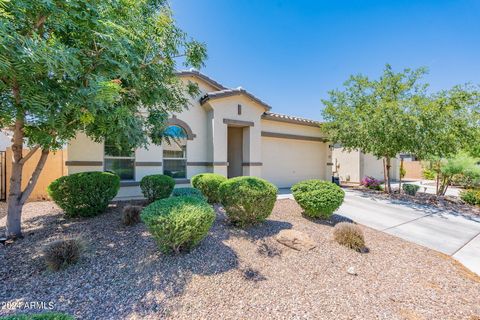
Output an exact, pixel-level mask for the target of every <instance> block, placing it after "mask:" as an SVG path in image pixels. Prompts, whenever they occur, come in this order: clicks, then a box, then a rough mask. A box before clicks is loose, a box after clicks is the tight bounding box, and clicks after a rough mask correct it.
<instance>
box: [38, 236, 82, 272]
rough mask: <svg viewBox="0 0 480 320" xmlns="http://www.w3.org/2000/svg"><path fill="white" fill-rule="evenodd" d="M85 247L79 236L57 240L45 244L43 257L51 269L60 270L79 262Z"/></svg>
mask: <svg viewBox="0 0 480 320" xmlns="http://www.w3.org/2000/svg"><path fill="white" fill-rule="evenodd" d="M84 248H85V246H84V244H83V242H82V241H81V240H80V239H77V238H72V239H62V240H56V241H53V242H51V243H49V244H48V245H46V246H45V248H44V249H43V258H44V260H45V264H46V265H47V267H48V268H49V269H50V270H53V271H58V270H60V269H63V268H66V267H68V266H69V265H71V264H75V263H77V262H78V260H79V259H80V257H81V255H82V253H83V251H84Z"/></svg>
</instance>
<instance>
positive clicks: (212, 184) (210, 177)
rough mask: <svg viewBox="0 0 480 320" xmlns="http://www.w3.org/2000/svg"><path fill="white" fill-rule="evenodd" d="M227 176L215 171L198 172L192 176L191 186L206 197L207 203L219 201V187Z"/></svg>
mask: <svg viewBox="0 0 480 320" xmlns="http://www.w3.org/2000/svg"><path fill="white" fill-rule="evenodd" d="M226 180H227V178H225V177H224V176H222V175H221V174H217V173H200V174H197V175H195V176H193V177H192V186H193V187H194V188H197V189H198V190H200V191H201V192H202V194H203V195H204V196H205V197H207V201H208V203H211V204H212V203H219V202H220V195H219V192H218V190H219V187H220V184H221V183H222V182H225V181H226Z"/></svg>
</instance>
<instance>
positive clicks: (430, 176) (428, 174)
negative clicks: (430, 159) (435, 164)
mask: <svg viewBox="0 0 480 320" xmlns="http://www.w3.org/2000/svg"><path fill="white" fill-rule="evenodd" d="M422 176H423V178H425V179H427V180H435V178H436V176H437V173H436V172H435V171H434V170H432V169H423V170H422Z"/></svg>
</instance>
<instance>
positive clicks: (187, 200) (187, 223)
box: [140, 197, 215, 254]
mask: <svg viewBox="0 0 480 320" xmlns="http://www.w3.org/2000/svg"><path fill="white" fill-rule="evenodd" d="M140 217H141V218H142V221H143V222H144V223H145V225H146V226H147V228H148V230H149V231H150V233H151V234H152V235H153V237H154V238H155V240H156V241H157V244H158V246H159V248H160V250H161V251H162V252H163V253H167V254H169V253H179V252H181V251H184V250H187V251H188V250H190V249H191V248H193V247H194V246H196V245H197V244H198V243H199V242H200V241H202V239H203V238H204V237H205V236H206V235H207V233H208V230H210V228H211V226H212V224H213V222H214V221H215V211H214V210H213V208H212V207H211V206H210V205H209V204H208V203H206V202H205V201H204V200H202V199H199V198H198V197H172V198H168V199H163V200H158V201H155V202H154V203H152V204H150V205H148V206H147V207H146V208H145V209H143V211H142V214H141V215H140Z"/></svg>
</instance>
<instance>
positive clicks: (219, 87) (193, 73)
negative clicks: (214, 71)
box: [177, 69, 227, 90]
mask: <svg viewBox="0 0 480 320" xmlns="http://www.w3.org/2000/svg"><path fill="white" fill-rule="evenodd" d="M177 75H178V76H192V77H197V78H200V79H202V80H203V81H205V82H206V83H209V84H210V85H211V86H212V87H215V88H216V89H217V90H225V89H227V88H226V87H224V86H223V85H221V84H220V83H218V82H217V81H215V80H213V79H212V78H210V77H208V76H206V75H204V74H203V73H200V72H199V71H197V70H195V69H190V70H184V71H178V72H177Z"/></svg>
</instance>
